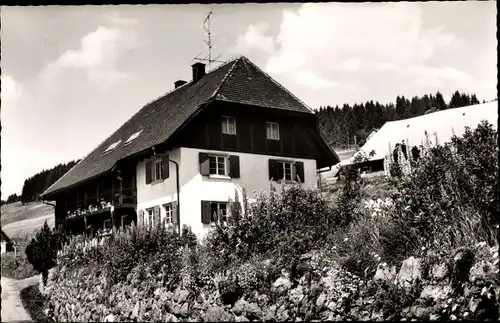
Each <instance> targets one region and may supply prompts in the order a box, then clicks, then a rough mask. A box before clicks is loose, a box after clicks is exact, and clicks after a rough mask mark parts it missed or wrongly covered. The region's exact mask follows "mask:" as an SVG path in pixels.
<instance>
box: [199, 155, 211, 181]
mask: <svg viewBox="0 0 500 323" xmlns="http://www.w3.org/2000/svg"><path fill="white" fill-rule="evenodd" d="M199 159H200V174H201V175H203V176H208V175H210V159H209V157H208V154H207V153H200V154H199Z"/></svg>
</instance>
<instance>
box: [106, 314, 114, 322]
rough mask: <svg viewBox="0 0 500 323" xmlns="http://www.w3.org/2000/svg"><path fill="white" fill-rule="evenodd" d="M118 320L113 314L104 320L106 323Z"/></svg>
mask: <svg viewBox="0 0 500 323" xmlns="http://www.w3.org/2000/svg"><path fill="white" fill-rule="evenodd" d="M115 320H116V318H115V316H114V315H113V314H109V315H108V316H106V317H105V318H104V322H115Z"/></svg>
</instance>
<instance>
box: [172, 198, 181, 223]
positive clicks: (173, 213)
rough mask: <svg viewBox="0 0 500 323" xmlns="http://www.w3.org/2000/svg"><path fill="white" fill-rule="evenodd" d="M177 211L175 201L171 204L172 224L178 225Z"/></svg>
mask: <svg viewBox="0 0 500 323" xmlns="http://www.w3.org/2000/svg"><path fill="white" fill-rule="evenodd" d="M177 210H178V208H177V201H174V202H172V224H177V223H179V214H178V213H177V212H178V211H177Z"/></svg>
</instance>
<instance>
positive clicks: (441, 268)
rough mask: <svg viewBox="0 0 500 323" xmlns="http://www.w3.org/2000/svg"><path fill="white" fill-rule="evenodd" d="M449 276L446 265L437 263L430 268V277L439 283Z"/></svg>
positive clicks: (448, 268)
mask: <svg viewBox="0 0 500 323" xmlns="http://www.w3.org/2000/svg"><path fill="white" fill-rule="evenodd" d="M449 274H450V266H449V265H448V264H447V263H439V264H435V265H434V266H432V269H431V277H432V278H433V279H435V280H437V281H441V280H443V279H445V278H446V277H448V275H449Z"/></svg>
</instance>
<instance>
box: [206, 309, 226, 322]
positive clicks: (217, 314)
mask: <svg viewBox="0 0 500 323" xmlns="http://www.w3.org/2000/svg"><path fill="white" fill-rule="evenodd" d="M232 320H233V316H232V315H231V313H229V312H227V311H226V310H225V309H224V308H222V307H220V306H213V307H210V308H209V309H208V310H207V311H206V312H205V315H203V321H205V322H228V321H232Z"/></svg>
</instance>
